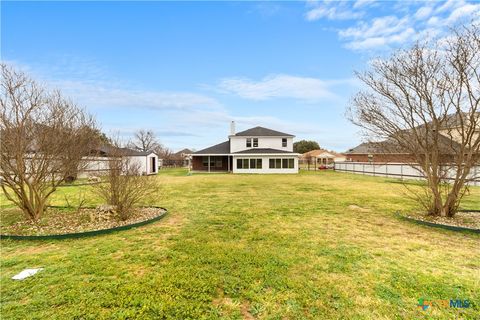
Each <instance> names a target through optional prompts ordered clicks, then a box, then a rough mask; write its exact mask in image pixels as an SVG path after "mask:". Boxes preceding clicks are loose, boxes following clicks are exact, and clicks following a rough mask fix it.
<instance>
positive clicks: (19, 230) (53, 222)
mask: <svg viewBox="0 0 480 320" xmlns="http://www.w3.org/2000/svg"><path fill="white" fill-rule="evenodd" d="M165 212H166V210H165V209H164V208H158V207H141V208H136V209H135V211H134V212H133V213H132V215H131V216H130V217H129V218H128V219H127V220H124V221H122V220H119V219H117V218H114V217H111V218H110V219H105V220H103V219H102V220H99V219H95V218H94V217H96V216H98V214H96V213H97V209H96V208H82V209H80V210H78V211H77V210H72V209H70V210H69V209H68V208H54V207H52V208H49V209H48V210H47V212H46V213H45V215H44V217H43V218H42V219H41V220H40V221H38V222H37V223H34V222H33V221H31V220H27V219H25V218H24V216H23V215H22V213H21V212H19V211H18V210H15V211H12V212H9V213H7V214H8V215H14V214H15V215H18V219H15V220H16V221H15V222H12V223H8V224H4V223H2V226H1V230H0V233H1V234H2V235H22V236H43V235H59V234H72V233H81V232H88V231H97V230H105V229H111V228H116V227H121V226H126V225H130V224H136V223H140V222H143V221H147V220H151V219H153V218H156V217H158V216H160V215H162V214H164V213H165ZM10 218H11V217H10ZM17 220H18V221H17Z"/></svg>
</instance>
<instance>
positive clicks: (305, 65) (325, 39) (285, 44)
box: [1, 0, 480, 151]
mask: <svg viewBox="0 0 480 320" xmlns="http://www.w3.org/2000/svg"><path fill="white" fill-rule="evenodd" d="M471 20H480V3H479V2H467V1H461V0H456V1H448V2H439V1H435V2H428V1H401V2H395V1H388V2H387V1H383V2H375V1H370V0H358V1H349V2H339V1H318V2H317V1H308V2H153V1H150V2H90V1H85V2H13V1H2V3H1V58H2V60H3V61H6V62H7V63H8V64H10V65H13V66H14V67H16V68H19V69H22V70H24V71H26V72H28V73H29V74H31V76H32V77H34V78H35V79H37V80H39V81H41V82H43V83H45V84H46V85H47V86H49V87H52V88H59V89H61V90H62V91H63V92H64V93H65V95H67V96H69V97H70V98H71V99H72V100H74V101H75V102H77V103H78V104H79V105H82V106H84V107H85V108H86V109H87V110H88V111H89V112H91V113H93V114H94V115H95V116H96V117H97V119H98V122H99V123H100V125H101V127H102V129H103V131H105V132H106V133H120V134H121V135H122V136H123V137H124V138H125V139H127V138H128V137H129V136H130V135H131V134H132V133H133V132H134V131H136V130H138V129H152V130H154V131H155V133H156V134H157V136H158V137H159V139H160V140H161V142H162V143H163V144H164V145H166V146H167V147H170V148H172V149H174V150H179V149H181V148H185V147H188V148H195V149H197V150H198V149H201V148H204V147H207V146H209V145H212V144H214V143H218V142H221V141H223V140H225V139H226V137H227V135H228V132H229V122H230V121H231V120H235V121H236V123H237V130H238V131H239V130H244V129H247V128H250V127H252V126H257V125H260V126H265V127H269V128H272V129H276V130H279V131H284V132H288V133H292V134H295V135H296V136H297V138H296V139H297V140H299V139H310V140H316V141H318V142H319V143H320V145H321V146H322V147H325V148H329V149H334V150H336V151H344V150H346V149H348V148H350V147H353V146H355V145H356V144H358V143H359V142H360V141H361V137H360V135H359V133H358V129H357V128H355V127H354V126H353V125H352V124H350V123H349V122H348V121H347V120H346V119H345V116H344V113H345V108H346V107H347V105H348V103H349V100H350V98H351V96H352V95H353V94H354V93H355V92H356V91H358V90H359V89H360V84H359V82H358V81H357V80H356V79H355V77H354V70H358V71H361V70H364V69H365V68H366V67H367V65H368V61H369V60H370V59H373V58H375V57H378V56H384V55H388V53H389V52H390V51H391V50H392V49H395V48H398V47H402V46H407V45H409V44H410V43H411V42H412V41H415V40H417V39H423V38H425V37H428V36H443V35H445V34H446V30H447V29H448V27H449V26H453V25H455V24H457V23H460V22H464V21H471Z"/></svg>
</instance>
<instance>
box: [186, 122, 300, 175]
mask: <svg viewBox="0 0 480 320" xmlns="http://www.w3.org/2000/svg"><path fill="white" fill-rule="evenodd" d="M293 138H294V136H293V135H291V134H287V133H282V132H279V131H275V130H271V129H267V128H263V127H255V128H251V129H248V130H245V131H241V132H238V133H235V122H233V121H232V123H231V127H230V135H229V136H228V140H227V141H225V142H222V143H219V144H216V145H214V146H211V147H208V148H206V149H203V150H200V151H197V152H194V153H192V170H193V171H206V172H216V171H225V172H233V173H298V153H294V152H293Z"/></svg>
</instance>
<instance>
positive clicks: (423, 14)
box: [415, 6, 433, 19]
mask: <svg viewBox="0 0 480 320" xmlns="http://www.w3.org/2000/svg"><path fill="white" fill-rule="evenodd" d="M432 11H433V8H432V7H429V6H424V7H421V8H420V9H418V10H417V12H415V18H416V19H426V18H427V17H429V16H430V14H431V13H432Z"/></svg>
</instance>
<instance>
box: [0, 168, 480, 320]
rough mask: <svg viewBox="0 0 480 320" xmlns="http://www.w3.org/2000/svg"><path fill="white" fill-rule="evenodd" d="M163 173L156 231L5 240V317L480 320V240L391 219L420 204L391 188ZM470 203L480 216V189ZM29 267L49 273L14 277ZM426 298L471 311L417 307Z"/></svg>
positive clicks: (358, 179) (334, 180)
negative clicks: (465, 303) (162, 213)
mask: <svg viewBox="0 0 480 320" xmlns="http://www.w3.org/2000/svg"><path fill="white" fill-rule="evenodd" d="M157 179H158V183H159V192H158V197H157V198H155V199H150V201H149V202H152V203H154V204H157V205H161V206H164V207H166V208H168V209H169V215H168V216H167V217H166V218H165V219H164V220H161V221H160V222H158V223H155V224H153V225H149V226H145V227H142V228H138V229H133V230H129V231H124V232H119V233H115V234H110V235H105V236H99V237H94V238H85V239H77V240H62V241H23V242H16V241H10V240H2V242H1V259H0V261H1V310H0V311H1V316H2V318H4V319H163V318H165V319H219V318H222V319H255V318H258V319H452V318H456V317H457V318H459V319H474V318H478V314H479V313H480V280H479V279H480V250H479V243H480V237H479V236H478V235H475V234H470V233H456V232H452V231H447V230H441V229H436V228H428V227H424V226H419V225H416V224H412V223H409V222H407V221H402V220H399V219H398V218H396V217H395V215H394V212H395V211H397V210H399V211H402V212H408V211H411V210H414V209H415V204H414V203H413V202H412V201H411V200H410V199H409V198H408V197H406V196H405V194H404V187H403V186H402V185H400V184H398V183H395V182H396V181H395V180H392V179H384V178H378V177H377V178H375V177H366V176H360V175H350V174H343V173H335V172H326V171H317V172H313V171H312V172H307V173H302V174H299V175H230V174H223V175H195V174H194V175H190V176H188V175H187V174H186V172H185V171H182V170H180V169H177V170H168V171H167V170H166V171H162V172H161V173H160V174H159V175H158V177H157ZM80 188H81V189H82V190H83V191H84V192H86V193H88V192H89V190H88V188H89V187H88V186H78V187H64V188H61V189H60V190H59V192H58V193H57V194H55V196H54V198H53V200H52V204H55V205H62V204H64V203H65V200H64V198H65V196H67V197H72V199H74V198H75V195H76V193H77V192H78V190H79V189H80ZM89 199H90V201H89V204H92V205H95V204H97V203H99V201H98V199H95V198H94V197H92V196H91V195H89ZM72 202H73V201H72ZM2 206H3V207H2V208H3V209H5V208H7V207H8V206H9V204H7V203H6V202H5V200H2ZM463 206H465V207H467V208H470V209H474V208H477V209H478V208H480V188H472V191H471V194H470V195H469V196H468V197H467V198H466V199H465V201H464V204H463ZM28 267H44V268H45V270H43V271H41V272H40V273H38V274H37V275H35V276H34V277H31V278H28V279H26V280H24V281H13V280H10V277H12V276H13V275H14V274H16V273H18V272H20V271H21V270H22V269H24V268H28ZM420 298H424V299H427V300H429V299H462V300H464V299H468V300H469V301H470V302H471V303H472V306H471V307H470V308H466V309H456V308H445V307H430V308H429V309H427V310H426V311H422V310H421V309H420V308H418V307H417V303H418V299H420Z"/></svg>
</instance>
